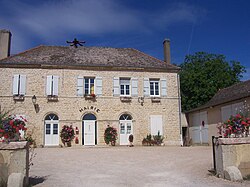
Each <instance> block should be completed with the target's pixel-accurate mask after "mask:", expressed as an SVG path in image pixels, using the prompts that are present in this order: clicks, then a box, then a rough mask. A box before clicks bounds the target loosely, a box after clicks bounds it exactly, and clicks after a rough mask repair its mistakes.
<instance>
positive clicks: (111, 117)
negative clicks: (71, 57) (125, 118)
mask: <svg viewBox="0 0 250 187" xmlns="http://www.w3.org/2000/svg"><path fill="white" fill-rule="evenodd" d="M0 74H1V79H0V84H1V85H2V86H1V88H0V105H1V107H2V109H4V110H9V109H13V110H12V111H11V112H12V113H13V114H20V115H25V116H26V117H27V120H28V123H27V124H28V127H29V129H33V131H32V134H33V135H34V138H35V140H36V143H37V145H38V146H39V145H44V131H45V129H44V118H45V116H46V115H48V114H50V113H54V114H56V115H58V117H59V129H60V130H61V128H62V126H63V125H71V124H72V125H73V127H78V129H79V135H78V138H79V144H80V145H81V144H82V134H81V132H82V118H83V116H84V114H86V113H93V114H94V115H95V116H96V118H97V129H98V132H97V135H98V142H97V144H98V145H104V139H103V134H104V130H105V128H106V127H107V125H110V126H114V127H116V128H117V129H118V130H119V117H120V116H121V115H122V114H124V113H128V114H130V115H131V116H132V118H133V130H134V132H133V133H134V142H135V144H137V145H141V141H142V139H143V138H144V137H145V136H146V135H147V134H149V133H150V115H162V120H163V133H164V137H165V139H164V143H165V144H167V145H180V140H181V138H180V137H181V135H180V121H179V105H178V99H179V98H178V84H177V73H166V72H139V71H138V72H136V71H92V70H91V71H90V70H88V71H87V70H69V69H21V68H20V69H14V68H1V69H0ZM15 74H24V75H26V77H27V79H26V95H25V98H24V101H15V100H13V96H12V77H13V75H15ZM47 75H58V76H59V94H58V101H57V102H49V101H48V99H47V97H46V94H45V92H46V77H47ZM78 76H85V77H102V96H97V97H96V101H91V100H85V99H84V97H79V96H77V77H78ZM113 77H130V78H132V77H136V78H138V96H136V97H132V100H131V102H121V100H120V97H114V96H113ZM143 78H154V79H156V78H157V79H162V78H163V79H166V80H167V96H166V97H161V100H160V102H158V103H154V102H152V101H151V98H150V97H144V103H143V105H142V104H141V103H140V102H139V101H138V98H139V97H143V91H144V90H143ZM33 95H36V98H37V104H38V106H39V112H38V113H36V111H35V108H34V105H33V104H32V99H31V98H32V96H33ZM85 108H86V109H85ZM97 109H98V111H97ZM118 142H119V139H118ZM60 143H61V142H60ZM72 143H73V145H74V142H72Z"/></svg>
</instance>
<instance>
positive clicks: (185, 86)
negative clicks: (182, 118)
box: [180, 52, 245, 111]
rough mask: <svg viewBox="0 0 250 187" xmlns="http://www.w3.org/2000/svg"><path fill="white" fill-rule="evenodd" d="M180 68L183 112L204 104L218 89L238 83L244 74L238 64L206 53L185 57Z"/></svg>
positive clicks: (243, 70)
mask: <svg viewBox="0 0 250 187" xmlns="http://www.w3.org/2000/svg"><path fill="white" fill-rule="evenodd" d="M180 67H181V68H182V70H181V72H180V85H181V97H182V110H183V111H188V110H191V109H194V108H196V107H199V106H201V105H203V104H205V103H206V102H208V101H209V100H210V99H211V98H212V97H213V96H214V94H215V93H216V92H217V91H218V90H219V89H222V88H225V87H228V86H231V85H233V84H235V83H237V82H239V81H240V79H241V78H242V74H243V73H244V72H245V67H244V66H242V65H241V64H240V62H237V61H230V62H227V61H226V58H225V56H224V55H217V54H209V53H206V52H197V53H195V54H194V55H187V56H186V58H185V60H184V63H182V64H181V65H180Z"/></svg>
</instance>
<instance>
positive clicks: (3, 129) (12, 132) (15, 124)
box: [0, 115, 27, 143]
mask: <svg viewBox="0 0 250 187" xmlns="http://www.w3.org/2000/svg"><path fill="white" fill-rule="evenodd" d="M26 122H27V120H26V119H25V118H24V117H22V116H16V115H10V116H8V117H1V120H0V138H1V139H3V142H7V143H8V142H10V141H19V140H20V131H24V132H25V131H26V130H27V128H26V127H25V126H26Z"/></svg>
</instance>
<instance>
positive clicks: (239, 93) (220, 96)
mask: <svg viewBox="0 0 250 187" xmlns="http://www.w3.org/2000/svg"><path fill="white" fill-rule="evenodd" d="M246 97H250V80H247V81H244V82H239V83H236V84H234V85H232V86H229V87H227V88H224V89H221V90H219V91H218V92H217V93H216V94H215V95H214V96H213V97H212V99H211V100H210V101H208V102H207V103H206V104H205V105H202V106H200V107H198V108H195V109H192V110H190V111H188V112H187V113H189V112H194V111H197V110H202V109H205V108H209V107H213V106H216V105H220V104H223V103H227V102H231V101H235V100H239V99H242V98H246Z"/></svg>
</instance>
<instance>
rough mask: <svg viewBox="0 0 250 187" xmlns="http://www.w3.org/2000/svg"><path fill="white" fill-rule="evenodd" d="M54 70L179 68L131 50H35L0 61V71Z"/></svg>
mask: <svg viewBox="0 0 250 187" xmlns="http://www.w3.org/2000/svg"><path fill="white" fill-rule="evenodd" d="M13 65H15V66H18V65H19V66H22V65H30V66H31V65H33V66H34V67H35V66H38V67H39V66H43V65H48V66H56V67H60V68H66V67H71V68H72V67H78V68H84V67H92V68H94V67H98V68H100V67H106V68H107V67H112V68H123V69H126V68H132V69H133V68H141V69H151V71H154V70H158V71H161V70H162V71H178V70H179V69H180V68H179V67H177V66H175V65H172V64H167V63H166V62H164V61H162V60H159V59H156V58H154V57H152V56H149V55H147V54H145V53H143V52H140V51H138V50H136V49H132V48H111V47H85V46H83V47H78V48H74V47H63V46H38V47H36V48H33V49H30V50H28V51H24V52H22V53H19V54H17V55H13V56H10V57H7V58H5V59H2V60H0V67H3V66H4V67H8V66H13Z"/></svg>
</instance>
